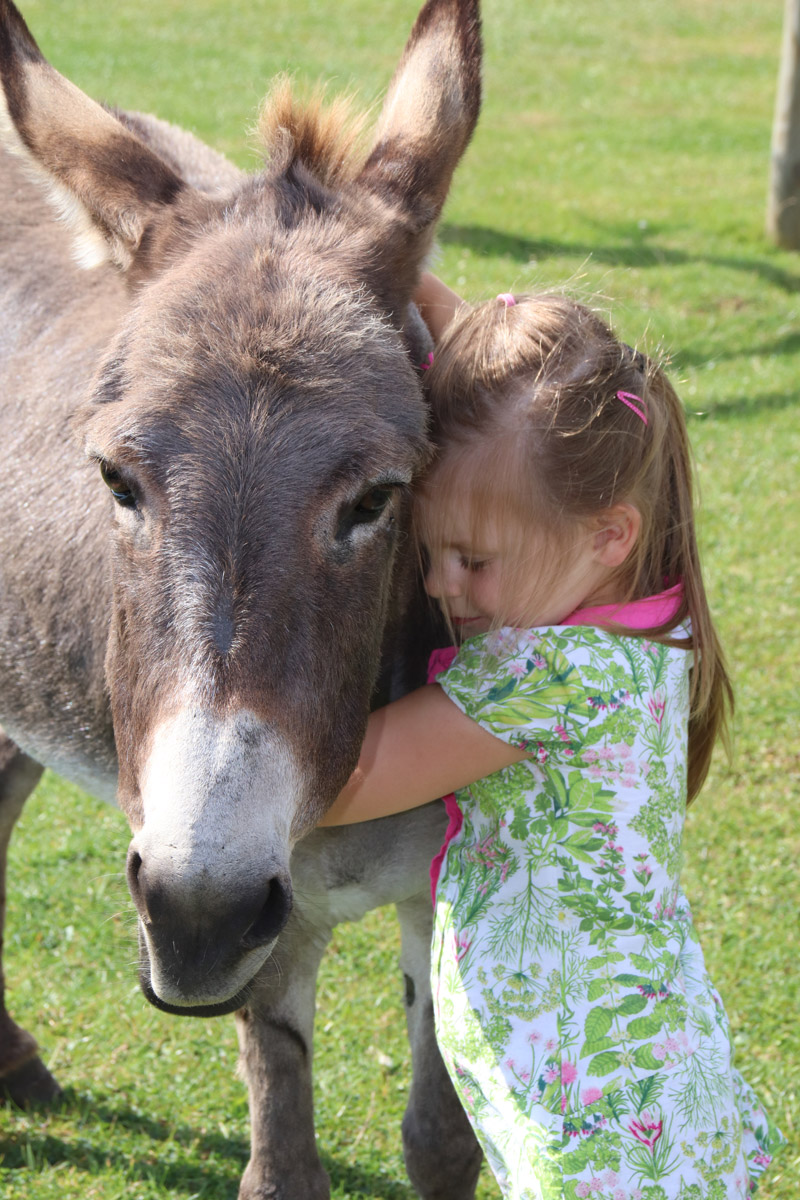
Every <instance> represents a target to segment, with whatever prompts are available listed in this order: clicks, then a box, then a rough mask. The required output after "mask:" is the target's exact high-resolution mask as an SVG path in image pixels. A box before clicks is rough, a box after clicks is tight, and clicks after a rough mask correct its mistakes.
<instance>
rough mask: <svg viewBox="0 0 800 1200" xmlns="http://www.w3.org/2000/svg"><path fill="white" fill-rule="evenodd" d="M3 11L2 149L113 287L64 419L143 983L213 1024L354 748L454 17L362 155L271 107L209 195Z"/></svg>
mask: <svg viewBox="0 0 800 1200" xmlns="http://www.w3.org/2000/svg"><path fill="white" fill-rule="evenodd" d="M0 17H1V18H2V21H1V22H0V70H2V79H3V87H4V93H5V105H4V109H3V110H2V111H0V125H4V127H5V139H6V142H7V144H9V145H10V146H11V148H12V149H13V150H15V152H17V153H19V154H20V155H21V156H22V157H23V158H24V159H25V160H26V161H27V162H28V164H29V165H30V167H31V170H32V171H33V172H34V173H35V174H36V175H37V176H38V177H40V178H41V179H42V181H43V182H44V185H45V186H46V187H47V189H48V190H49V192H50V194H51V196H52V197H53V198H54V199H55V200H56V202H57V203H58V204H59V205H60V207H61V209H62V210H63V212H64V214H65V215H66V216H67V217H68V219H69V221H71V222H72V224H73V226H77V231H78V235H79V242H80V248H81V253H82V254H83V257H84V260H85V261H87V262H93V263H96V262H98V261H100V260H110V261H112V262H114V263H115V264H116V265H117V267H118V268H119V269H121V270H122V271H124V272H126V273H127V278H128V280H129V281H130V295H131V304H130V308H129V311H128V313H127V316H126V318H125V320H124V322H123V324H122V325H121V328H120V329H119V333H118V336H117V338H116V340H115V342H114V344H113V345H112V346H110V347H109V349H108V353H107V355H106V356H105V359H104V361H103V363H102V364H101V366H100V368H99V370H98V373H97V377H96V381H95V387H94V391H93V394H92V395H91V397H89V398H88V400H87V401H86V404H85V409H84V413H85V429H86V441H87V448H88V452H89V454H90V455H91V456H93V457H94V458H95V459H96V460H97V462H98V464H99V474H102V476H103V478H104V480H105V483H106V485H107V486H108V488H109V489H110V492H111V494H112V496H113V500H112V501H110V504H111V505H113V506H114V512H115V516H114V532H113V538H112V543H111V548H110V553H111V559H112V572H113V585H114V606H113V614H112V624H111V636H110V641H109V649H108V657H107V675H108V684H109V689H110V694H111V703H112V709H113V716H114V728H115V735H116V740H117V748H118V753H119V761H120V787H119V799H120V803H121V805H122V807H123V808H124V810H125V812H126V813H127V815H128V818H129V820H130V823H131V827H132V829H133V832H134V837H133V840H132V842H131V847H130V852H129V858H128V878H129V884H130V889H131V892H132V895H133V898H134V901H135V903H136V907H137V910H138V913H139V917H140V931H141V940H142V944H143V951H144V954H143V962H144V967H143V984H144V986H145V989H146V991H147V992H148V994H149V996H150V998H151V999H153V1000H154V1002H156V1003H159V1004H160V1005H162V1006H163V1007H167V1008H171V1009H174V1010H180V1011H185V1010H189V1009H191V1010H192V1011H195V1012H198V1013H210V1012H219V1011H225V1010H227V1009H229V1008H233V1007H235V1006H236V1005H237V1004H238V1003H240V1002H241V996H242V989H243V988H245V987H246V985H247V983H248V981H249V980H250V979H251V978H252V976H253V975H254V974H255V972H256V971H257V970H258V968H259V967H260V966H261V964H262V963H263V961H264V959H265V958H266V956H267V955H268V954H269V951H270V949H271V947H272V945H273V943H274V940H275V938H276V937H277V935H278V933H279V932H280V930H281V928H282V926H283V924H284V922H285V920H286V917H287V915H288V912H289V909H290V906H291V881H290V875H289V859H290V855H291V849H292V845H293V843H294V841H295V840H296V839H297V838H298V837H300V836H301V835H303V834H304V833H305V832H307V831H308V830H309V829H310V828H311V827H312V826H313V825H314V823H315V821H316V820H317V819H318V817H319V816H320V815H321V813H322V812H323V811H324V809H325V807H326V806H327V805H328V804H329V803H330V802H331V800H332V799H333V797H334V796H335V795H336V793H337V792H338V790H339V789H340V788H341V786H342V785H343V784H344V782H345V780H346V779H347V777H348V775H349V773H350V771H351V770H352V768H353V766H354V765H355V762H356V760H357V755H358V749H359V745H360V741H361V738H362V736H363V731H364V726H365V721H366V715H367V711H368V707H369V700H370V695H371V692H372V689H373V686H374V682H375V678H376V672H377V667H378V661H379V653H380V645H381V638H382V633H383V629H384V625H385V622H386V618H387V612H388V606H389V597H390V591H391V588H392V579H393V572H394V571H395V569H396V564H395V554H396V549H397V543H398V537H399V536H400V531H401V530H402V527H403V518H404V509H405V495H406V489H407V487H408V485H409V483H410V482H411V480H412V478H413V476H414V474H415V472H416V471H417V470H418V469H419V467H420V466H421V464H422V463H423V462H424V461H425V458H426V455H427V452H428V447H427V441H426V418H425V408H424V404H423V400H422V396H421V392H420V387H419V383H418V379H417V374H416V372H415V370H414V368H413V366H412V363H411V362H410V361H409V357H408V353H407V348H406V344H405V341H404V336H403V332H402V331H403V327H404V324H405V322H406V314H407V309H408V304H409V300H410V297H411V294H412V291H413V288H414V285H415V282H416V280H417V278H418V275H419V270H420V267H421V264H422V262H423V260H424V257H425V255H426V253H427V252H428V250H429V247H430V243H431V238H432V235H433V228H434V224H435V222H436V220H437V218H438V216H439V213H440V211H441V208H442V204H443V202H444V198H445V195H446V193H447V189H448V187H449V184H450V180H451V177H452V174H453V170H454V168H455V166H456V164H457V162H458V159H459V158H460V156H461V154H462V153H463V150H464V148H465V146H466V144H467V141H468V140H469V137H470V135H471V132H472V129H473V127H474V124H475V120H476V117H477V112H478V105H479V92H480V85H479V67H480V39H479V27H478V16H477V2H476V0H429V2H428V3H427V4H426V5H425V7H424V8H423V10H422V12H421V13H420V16H419V18H418V20H417V22H416V25H415V27H414V30H413V32H412V34H411V38H410V40H409V42H408V45H407V47H406V50H405V53H404V55H403V58H402V60H401V63H400V65H399V67H398V70H397V73H396V75H395V78H394V80H393V82H392V85H391V87H390V91H389V94H388V97H387V100H386V103H385V105H384V108H383V112H382V115H381V117H380V120H379V124H378V128H377V134H376V137H375V141H374V144H373V146H372V149H371V151H369V153H368V154H367V155H366V156H363V157H362V158H361V159H360V160H357V159H356V158H355V157H354V156H353V155H352V154H351V153H346V152H343V150H342V144H341V141H340V140H339V138H338V135H337V133H336V130H335V129H334V125H335V122H332V121H331V120H330V119H329V118H326V117H324V116H323V115H320V114H315V113H314V112H313V111H309V110H301V109H298V108H297V107H294V106H293V105H292V104H291V103H290V102H289V101H288V100H287V99H286V96H285V94H283V93H281V94H280V95H279V98H278V100H277V101H276V102H274V103H273V106H272V108H271V110H270V113H271V115H269V116H268V117H267V120H266V137H267V140H268V142H269V143H270V156H269V159H268V162H267V167H266V169H265V170H264V172H263V173H261V174H259V175H256V176H255V177H251V178H248V179H244V180H243V182H242V184H241V186H239V187H238V188H237V189H235V190H234V191H233V192H232V193H231V194H230V195H229V196H228V197H226V198H223V199H220V198H218V197H217V198H214V197H212V196H210V195H208V194H204V193H202V192H199V191H197V190H195V189H193V188H192V187H190V186H189V185H188V184H187V183H186V182H185V180H184V179H183V177H182V176H181V174H179V173H178V172H177V171H176V170H174V169H173V168H172V167H171V166H169V165H168V164H167V163H166V162H165V161H164V160H163V159H162V158H160V157H158V156H157V155H156V154H155V153H154V152H153V151H152V150H151V149H150V148H148V146H147V145H146V144H145V142H144V141H142V140H141V139H140V138H139V137H137V136H136V134H135V133H134V132H133V128H132V126H131V125H130V124H127V125H126V124H125V122H124V121H122V120H120V119H117V118H116V117H115V116H112V115H111V114H110V113H108V112H107V111H105V110H104V109H103V108H101V107H99V106H98V105H96V104H94V102H92V101H91V100H89V99H88V98H87V97H86V96H84V95H83V94H82V93H81V92H79V91H78V90H77V89H76V88H74V87H73V86H72V85H71V84H70V83H68V82H67V81H66V80H64V79H63V78H62V77H61V76H59V75H58V74H57V73H56V72H55V71H54V70H53V69H52V68H51V67H50V66H49V65H48V64H47V63H46V62H45V60H44V59H43V58H42V56H41V54H40V52H39V50H38V49H37V47H36V45H35V43H34V41H33V39H32V38H31V36H30V34H29V33H28V31H27V29H26V27H25V25H24V23H23V21H22V18H21V17H20V16H19V14H18V13H17V11H16V9H15V8H14V7H13V5H12V4H10V3H8V2H7V0H0ZM418 352H419V351H418ZM420 361H421V358H420Z"/></svg>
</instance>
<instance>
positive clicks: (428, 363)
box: [419, 350, 433, 371]
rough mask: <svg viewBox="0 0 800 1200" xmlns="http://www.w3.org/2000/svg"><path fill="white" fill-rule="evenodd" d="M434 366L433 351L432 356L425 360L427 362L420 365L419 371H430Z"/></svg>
mask: <svg viewBox="0 0 800 1200" xmlns="http://www.w3.org/2000/svg"><path fill="white" fill-rule="evenodd" d="M432 366H433V351H432V350H431V352H430V354H429V355H428V357H427V358H426V359H425V362H424V363H420V364H419V369H420V371H430V369H431V367H432Z"/></svg>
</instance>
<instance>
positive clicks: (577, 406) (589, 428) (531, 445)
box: [423, 295, 733, 801]
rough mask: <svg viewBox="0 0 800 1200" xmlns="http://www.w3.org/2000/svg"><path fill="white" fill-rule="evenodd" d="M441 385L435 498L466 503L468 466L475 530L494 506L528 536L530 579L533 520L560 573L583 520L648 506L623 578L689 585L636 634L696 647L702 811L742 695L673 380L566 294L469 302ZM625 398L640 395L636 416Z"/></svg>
mask: <svg viewBox="0 0 800 1200" xmlns="http://www.w3.org/2000/svg"><path fill="white" fill-rule="evenodd" d="M426 384H427V387H428V392H429V396H430V400H431V407H432V414H433V438H434V442H435V444H436V445H437V447H438V449H439V454H438V455H437V461H436V463H435V467H436V470H435V475H434V476H433V479H432V481H431V483H430V484H429V485H426V483H425V482H424V481H423V493H424V492H425V489H426V486H435V488H436V492H437V497H441V495H442V491H441V489H444V492H445V493H446V492H447V490H448V489H449V488H453V489H456V490H457V491H459V492H460V493H461V494H463V492H464V483H465V480H464V474H463V471H464V469H465V466H467V464H468V469H469V472H470V476H469V479H468V480H467V481H466V482H467V486H468V490H469V496H470V507H471V510H472V512H473V520H477V521H480V515H479V514H481V513H484V514H485V513H487V512H491V514H492V516H493V518H494V519H495V520H497V521H498V522H499V524H500V526H501V528H503V529H504V530H505V529H506V527H508V528H509V529H515V528H516V529H517V530H519V531H520V534H519V537H520V543H519V545H518V546H516V547H514V549H515V550H516V551H518V552H517V553H512V554H511V555H510V556H509V557H510V559H511V561H512V562H513V563H514V564H516V569H517V571H518V575H519V578H521V577H522V576H523V575H524V574H525V573H526V572H527V574H528V576H529V577H530V574H531V562H530V559H527V560H526V553H525V546H524V541H523V539H524V531H525V530H526V529H527V530H528V531H530V529H531V522H532V521H534V522H536V544H537V546H538V547H541V545H542V544H543V538H544V539H546V545H547V548H548V550H552V555H548V557H549V558H551V559H552V560H553V561H555V562H556V564H557V559H558V557H559V555H563V554H564V553H568V548H569V546H570V544H571V543H572V544H574V541H575V537H576V531H577V530H578V529H579V528H580V523H581V522H582V521H586V520H587V519H589V518H592V517H595V516H598V515H600V514H602V513H603V511H604V510H608V509H610V508H611V507H612V506H613V505H615V504H619V503H623V502H624V503H630V504H632V505H633V506H635V508H636V509H637V510H638V511H639V513H640V515H641V528H640V532H639V535H638V537H637V539H636V542H635V544H634V546H633V549H632V550H631V552H630V553H629V555H628V557H627V558H626V560H625V562H624V563H623V565H622V566H621V567H620V568H619V569H618V570H619V574H618V584H619V591H620V600H621V601H623V602H627V601H630V600H636V599H641V598H644V597H646V596H651V595H655V594H657V593H659V592H662V591H664V590H666V589H667V588H670V587H672V586H674V585H675V584H678V583H680V584H682V585H683V590H682V599H681V602H680V605H679V607H678V609H677V611H676V612H675V614H674V616H672V617H671V618H670V619H669V620H668V621H667V622H665V623H664V624H662V625H659V626H656V627H654V628H651V629H647V630H637V631H636V633H637V636H646V637H649V638H650V639H652V640H656V641H661V642H664V643H666V644H667V645H675V646H681V647H685V648H686V649H690V650H691V651H692V653H693V668H692V681H691V707H690V719H689V768H688V798H689V801H691V800H692V799H693V798H694V797H695V796H696V795H697V793H698V791H699V790H700V788H701V786H702V784H703V781H704V779H705V777H706V774H707V772H708V768H709V764H710V761H711V753H712V750H713V747H714V743H715V742H716V740H717V738H718V737H720V736H721V737H722V738H723V740H724V741H725V742H726V744H727V722H728V716H729V713H730V712H732V708H733V693H732V689H731V684H730V680H729V677H728V673H727V670H726V667H725V661H724V657H723V654H722V649H721V646H720V642H719V639H718V637H717V633H716V630H715V628H714V624H713V622H712V619H711V614H710V612H709V608H708V602H707V600H706V594H705V588H704V586H703V577H702V572H701V569H700V559H699V555H698V550H697V540H696V534H695V522H694V500H693V479H692V460H691V451H690V447H689V439H688V434H687V429H686V421H685V418H684V413H683V408H682V405H681V403H680V400H679V399H678V397H677V395H676V393H675V391H674V389H673V387H672V385H671V384H670V382H669V380H668V379H667V378H666V376H665V374H664V372H663V371H662V369H661V368H660V367H659V366H658V365H657V364H656V363H654V362H653V361H652V360H651V359H649V358H646V357H645V356H644V355H643V354H641V353H639V352H638V351H635V350H633V349H631V347H629V346H626V345H625V344H623V343H621V342H619V341H618V340H617V339H616V338H615V337H614V335H613V333H612V332H611V330H610V329H609V328H608V326H607V325H605V323H604V322H603V321H602V320H601V319H600V318H599V317H597V316H596V315H595V314H594V313H592V312H591V311H590V310H589V309H588V308H586V307H584V306H583V305H581V304H578V303H576V302H574V301H572V300H569V299H568V298H566V297H564V296H560V295H540V296H518V297H515V302H514V304H513V305H507V304H506V303H505V302H504V301H502V300H494V301H489V302H487V303H486V304H482V305H479V306H477V307H476V308H471V309H470V308H466V307H465V308H462V309H461V310H460V311H459V314H458V315H457V316H456V318H455V319H454V321H453V322H452V323H451V324H450V326H448V329H447V331H446V332H445V335H444V336H443V338H442V340H441V341H440V343H439V345H438V346H437V349H436V356H435V360H434V363H433V365H432V367H431V369H430V370H429V371H428V372H427V376H426ZM619 392H622V393H627V394H628V396H629V397H633V398H635V402H634V403H633V407H631V404H629V403H625V402H624V400H620V399H619V397H618V393H619ZM636 409H639V410H640V411H639V412H637V411H635V410H636ZM643 416H644V417H646V420H644V419H642V418H643ZM432 507H433V508H434V509H437V508H439V507H440V506H439V505H438V504H437V505H435V506H432ZM476 514H477V515H476ZM543 518H544V519H543ZM426 524H428V522H427V521H426ZM542 525H544V528H542V527H541V526H542ZM478 536H479V535H478ZM528 536H530V535H528ZM431 537H432V538H433V542H434V545H433V547H432V548H434V549H435V545H436V542H437V540H438V539H437V531H436V530H435V529H434V530H433V531H432V533H431V530H430V528H428V529H426V538H427V540H428V542H429V543H430V541H431ZM537 569H538V567H537ZM549 569H550V577H551V578H552V576H553V574H555V572H554V571H553V570H552V567H550V568H549ZM556 569H557V566H556ZM547 571H548V565H547V564H545V565H544V567H543V573H545V574H546V573H547ZM519 578H518V579H516V580H508V581H507V580H505V579H504V580H503V584H504V586H505V584H506V582H508V583H509V584H514V583H518V582H519ZM687 622H688V624H689V628H690V631H691V632H690V634H689V636H688V637H687V636H686V634H685V630H682V629H681V626H683V625H685V624H686V623H687ZM616 631H617V632H625V631H624V630H616Z"/></svg>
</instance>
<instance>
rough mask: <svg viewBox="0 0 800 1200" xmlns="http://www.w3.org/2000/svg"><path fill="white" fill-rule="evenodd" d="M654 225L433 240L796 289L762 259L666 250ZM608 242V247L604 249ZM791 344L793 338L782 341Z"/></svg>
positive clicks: (792, 279)
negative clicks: (586, 237)
mask: <svg viewBox="0 0 800 1200" xmlns="http://www.w3.org/2000/svg"><path fill="white" fill-rule="evenodd" d="M658 233H659V229H658V227H657V226H653V225H650V226H648V227H647V229H645V230H642V229H640V228H639V227H638V225H635V224H633V225H621V226H616V227H613V226H601V227H599V228H598V240H597V241H596V242H591V243H584V242H560V241H556V240H554V239H552V238H527V237H519V236H516V235H515V234H509V233H502V232H501V231H500V230H498V229H488V228H486V227H484V226H481V225H452V224H445V225H443V226H441V227H440V229H439V233H438V238H439V241H440V242H442V243H443V244H444V245H456V246H466V247H467V248H468V249H470V250H472V251H473V252H474V253H476V254H486V255H491V256H493V257H497V258H500V257H506V258H513V259H515V260H516V261H517V262H520V263H528V262H530V261H531V260H532V259H539V258H549V257H556V256H559V257H567V258H577V259H580V260H581V261H584V260H585V259H587V258H591V259H592V261H593V262H599V263H604V264H605V265H606V266H609V267H656V266H686V265H688V264H690V263H694V262H703V263H708V264H709V265H710V266H715V267H727V268H728V269H731V270H736V271H744V272H746V273H748V274H751V275H756V276H758V278H759V279H761V280H762V281H763V282H764V283H769V284H771V285H772V286H773V287H777V288H780V289H781V291H784V292H789V293H791V294H794V293H796V292H797V291H798V290H800V274H793V273H792V272H790V271H785V270H783V268H782V267H779V266H776V265H775V264H774V263H770V262H768V261H767V260H766V259H763V258H760V259H759V258H744V257H743V258H737V257H735V256H721V257H720V256H716V255H693V254H686V253H685V252H684V251H682V250H670V249H664V248H662V247H660V246H659V245H658V244H657V243H656V242H654V240H653V239H654V235H656V236H657V235H658ZM609 242H612V244H609ZM788 340H790V341H796V339H795V338H792V339H788Z"/></svg>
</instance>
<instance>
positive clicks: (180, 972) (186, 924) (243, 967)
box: [127, 840, 292, 1015]
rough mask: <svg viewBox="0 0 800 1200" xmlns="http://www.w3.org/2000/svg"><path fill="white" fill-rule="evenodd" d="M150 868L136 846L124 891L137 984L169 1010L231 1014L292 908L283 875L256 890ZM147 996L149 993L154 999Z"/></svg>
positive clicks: (288, 885) (130, 855) (288, 883)
mask: <svg viewBox="0 0 800 1200" xmlns="http://www.w3.org/2000/svg"><path fill="white" fill-rule="evenodd" d="M162 865H163V863H159V862H156V863H155V864H152V865H151V864H149V863H148V860H147V857H146V856H144V857H143V856H142V854H140V852H139V850H138V848H137V847H136V845H135V840H134V843H131V847H130V850H129V851H128V864H127V876H128V887H129V889H130V892H131V896H132V897H133V900H134V903H135V905H136V910H137V912H138V914H139V922H140V933H141V939H140V940H141V942H142V943H143V948H144V951H145V953H144V954H143V955H142V966H143V968H144V970H143V972H142V975H143V978H142V986H143V988H144V990H145V994H147V995H148V998H149V999H151V1000H152V1001H153V1003H156V1004H157V1005H158V1006H159V1007H162V1008H164V1007H167V1008H169V1010H170V1011H186V1010H197V1009H204V1010H205V1011H206V1013H207V1015H212V1014H211V1013H210V1012H209V1011H208V1010H209V1009H215V1010H216V1011H219V1012H222V1011H230V1008H231V1007H239V1006H240V1004H241V1003H242V1001H241V1000H239V1001H238V1003H234V1001H236V1000H237V998H238V997H240V995H241V994H242V992H243V989H245V990H246V987H247V985H248V984H249V983H250V981H251V980H252V978H253V976H254V975H255V974H256V973H257V972H258V970H259V969H260V967H261V966H262V965H263V963H264V961H265V960H266V958H267V957H268V956H269V953H270V951H271V950H272V947H273V946H274V945H275V941H276V939H277V938H278V935H279V934H280V932H281V930H282V929H283V928H284V926H285V924H286V922H287V920H288V919H289V914H290V912H291V909H292V888H291V881H290V879H289V876H288V873H279V872H275V873H273V874H271V875H269V877H268V878H266V879H265V880H264V881H263V883H261V884H260V885H258V886H255V887H254V886H245V885H244V884H242V885H241V886H238V887H237V886H236V885H235V884H229V886H227V887H225V888H220V887H218V886H214V881H213V877H212V876H211V875H210V873H206V874H205V875H200V876H199V877H194V878H192V879H191V880H190V881H187V880H186V879H185V878H182V877H181V876H180V874H178V873H175V872H172V873H165V872H164V871H163V870H160V869H159V867H161V866H162ZM151 993H152V995H151Z"/></svg>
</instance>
